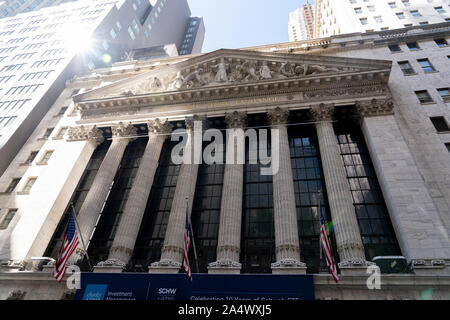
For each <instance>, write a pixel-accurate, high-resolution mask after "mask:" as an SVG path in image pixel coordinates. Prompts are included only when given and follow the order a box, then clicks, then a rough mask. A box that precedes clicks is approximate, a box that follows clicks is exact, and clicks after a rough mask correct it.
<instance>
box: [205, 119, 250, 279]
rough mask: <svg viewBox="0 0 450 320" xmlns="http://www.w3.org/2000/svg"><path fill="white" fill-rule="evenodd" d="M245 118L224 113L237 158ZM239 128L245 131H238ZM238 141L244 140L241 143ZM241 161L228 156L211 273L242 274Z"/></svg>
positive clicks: (242, 145) (242, 144)
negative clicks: (240, 261) (240, 258)
mask: <svg viewBox="0 0 450 320" xmlns="http://www.w3.org/2000/svg"><path fill="white" fill-rule="evenodd" d="M246 117H247V115H246V114H245V113H243V112H237V111H235V112H233V113H231V114H228V113H227V114H225V122H226V123H227V127H228V129H229V130H228V131H229V134H228V135H227V137H228V139H229V140H228V142H227V150H230V149H231V148H234V154H235V155H237V154H238V153H239V151H238V146H239V145H240V146H241V147H243V148H245V136H244V131H243V130H242V129H243V128H244V127H245V124H246ZM236 129H241V130H242V131H241V132H239V130H236ZM240 134H242V135H240ZM234 135H236V136H237V139H238V141H235V139H234ZM239 139H241V141H240V142H239ZM241 151H243V150H241ZM244 151H245V150H244ZM228 152H230V151H228ZM238 160H239V158H238V157H236V159H230V158H229V157H228V156H227V162H226V165H225V174H224V178H223V188H222V202H221V206H220V224H219V241H218V244H217V260H216V261H215V262H213V263H210V264H209V266H208V273H240V270H241V264H240V263H239V255H240V250H241V249H240V248H241V224H242V195H243V183H244V165H243V163H239V162H238ZM244 160H245V159H244Z"/></svg>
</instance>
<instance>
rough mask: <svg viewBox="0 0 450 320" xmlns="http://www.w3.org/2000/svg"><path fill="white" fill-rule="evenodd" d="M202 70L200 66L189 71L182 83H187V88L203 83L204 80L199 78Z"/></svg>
mask: <svg viewBox="0 0 450 320" xmlns="http://www.w3.org/2000/svg"><path fill="white" fill-rule="evenodd" d="M202 72H203V69H202V68H199V69H197V70H195V71H193V72H191V73H189V74H188V75H187V76H186V78H185V79H184V84H186V85H187V87H188V88H192V87H194V86H196V85H200V86H202V85H204V84H205V82H204V81H203V80H202V78H200V73H202Z"/></svg>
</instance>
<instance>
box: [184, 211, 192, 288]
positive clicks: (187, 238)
mask: <svg viewBox="0 0 450 320" xmlns="http://www.w3.org/2000/svg"><path fill="white" fill-rule="evenodd" d="M190 234H191V229H190V227H189V217H188V208H187V207H186V224H185V230H184V259H183V268H184V271H186V273H187V275H188V276H189V279H191V282H192V273H191V268H190V267H189V258H188V253H189V245H190V244H191V237H190Z"/></svg>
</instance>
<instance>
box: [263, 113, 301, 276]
mask: <svg viewBox="0 0 450 320" xmlns="http://www.w3.org/2000/svg"><path fill="white" fill-rule="evenodd" d="M288 117H289V111H288V110H287V109H280V108H276V109H275V110H273V111H270V112H269V113H268V119H269V121H270V124H271V125H272V126H273V128H272V129H276V130H278V132H279V134H278V137H279V141H276V139H275V137H276V136H274V134H273V133H272V141H271V143H272V144H275V143H278V144H279V154H278V155H276V154H272V161H274V158H275V157H276V156H278V161H279V165H278V168H279V169H278V172H276V173H275V174H274V175H273V211H274V224H275V251H276V259H277V261H276V262H275V263H273V264H272V272H274V273H279V272H283V273H286V272H289V273H305V272H306V264H305V263H302V262H300V247H299V237H298V225H297V210H296V207H295V193H294V178H293V175H292V167H291V155H290V150H289V138H288V131H287V126H286V123H287V121H288Z"/></svg>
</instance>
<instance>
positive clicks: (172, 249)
mask: <svg viewBox="0 0 450 320" xmlns="http://www.w3.org/2000/svg"><path fill="white" fill-rule="evenodd" d="M163 252H175V253H177V254H179V253H181V254H184V249H183V248H181V247H178V246H163V247H162V249H161V255H162V253H163Z"/></svg>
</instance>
